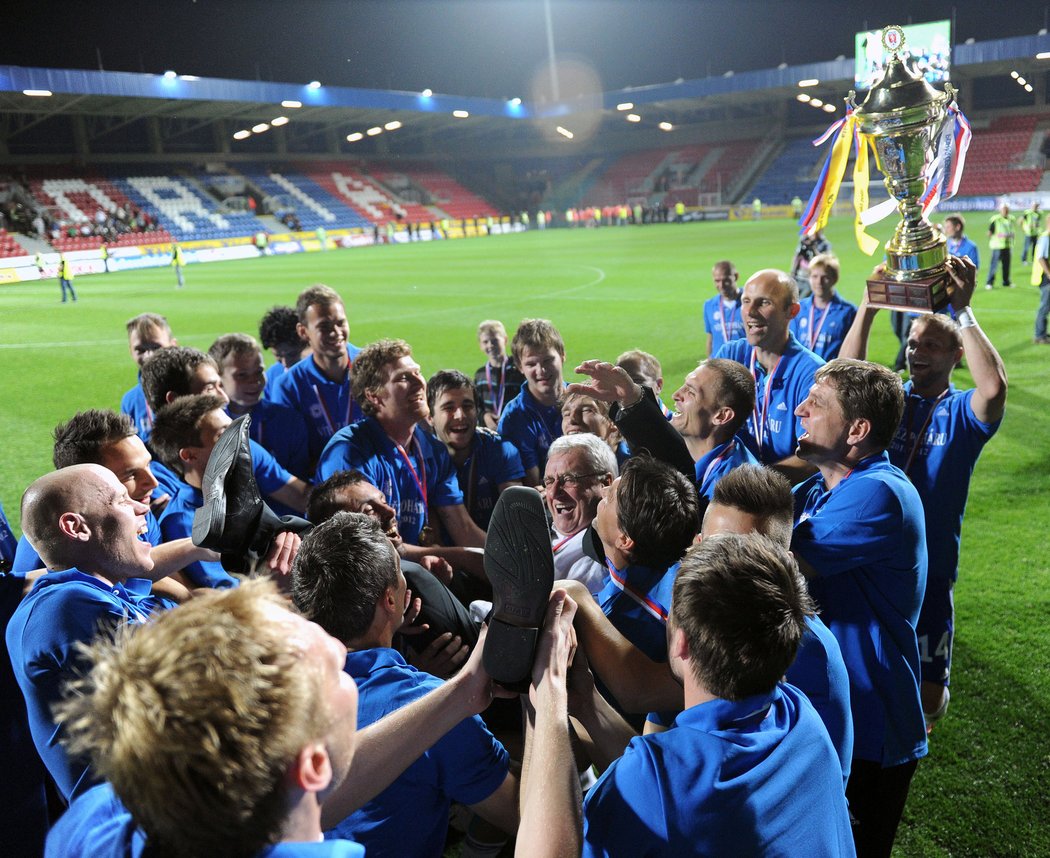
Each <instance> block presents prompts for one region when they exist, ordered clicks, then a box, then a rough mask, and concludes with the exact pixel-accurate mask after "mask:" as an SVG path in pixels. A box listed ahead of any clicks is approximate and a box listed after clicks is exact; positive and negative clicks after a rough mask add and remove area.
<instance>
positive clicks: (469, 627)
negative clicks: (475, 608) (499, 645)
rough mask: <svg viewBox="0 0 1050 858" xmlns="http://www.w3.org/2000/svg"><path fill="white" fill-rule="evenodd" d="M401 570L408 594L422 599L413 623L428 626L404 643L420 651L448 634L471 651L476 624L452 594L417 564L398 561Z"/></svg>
mask: <svg viewBox="0 0 1050 858" xmlns="http://www.w3.org/2000/svg"><path fill="white" fill-rule="evenodd" d="M401 571H402V572H404V573H405V580H406V581H407V582H408V589H409V590H411V591H412V595H413V596H419V598H420V599H422V600H423V610H422V612H421V613H420V615H419V619H418V620H417V621H416V622H417V623H426V624H427V625H429V626H430V628H429V629H428V630H427V631H426V632H425V633H424V634H421V635H408V636H405V642H406V643H407V644H408V645H409V646H411V647H412V648H413V649H415V650H422V649H424V648H425V647H426V646H427V645H428V644H430V642H431V641H433V640H434V638H436V637H440V636H441V635H443V634H444V633H445V632H452V634H453V635H458V636H459V638H460V640H462V641H463V643H465V644H466V645H467V646H469V647H471V648H473V647H474V644H476V643H477V642H478V632H479V627H478V624H477V623H475V622H474V621H473V620H472V619H471V618H470V614H469V612H468V611H467V609H466V608H465V607H464V606H463V603H462V602H460V601H459V599H457V598H456V597H455V596H454V595H452V591H451V590H449V589H448V587H446V586H445V585H444V584H442V583H441V582H440V581H439V580H438V579H437V578H435V577H434V576H433V575H431V574H430V573H429V572H428V571H427V570H426V569H424V568H423V567H422V566H420V565H419V564H418V563H413V562H412V561H410V560H402V561H401Z"/></svg>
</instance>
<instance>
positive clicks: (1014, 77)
mask: <svg viewBox="0 0 1050 858" xmlns="http://www.w3.org/2000/svg"><path fill="white" fill-rule="evenodd" d="M1010 77H1012V78H1013V79H1014V80H1017V78H1019V77H1020V75H1019V74H1018V73H1017V72H1015V71H1012V72H1010Z"/></svg>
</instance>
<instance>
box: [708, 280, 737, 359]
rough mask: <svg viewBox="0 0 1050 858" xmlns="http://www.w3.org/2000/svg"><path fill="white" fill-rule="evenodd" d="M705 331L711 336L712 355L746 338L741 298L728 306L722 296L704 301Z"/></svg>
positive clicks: (715, 296)
mask: <svg viewBox="0 0 1050 858" xmlns="http://www.w3.org/2000/svg"><path fill="white" fill-rule="evenodd" d="M704 331H705V332H706V333H708V334H710V335H711V354H714V353H715V352H717V351H718V350H719V349H720V348H722V346H724V345H725V344H726V343H730V342H732V341H733V340H738V339H740V338H741V337H742V336H744V316H743V313H741V312H740V297H739V296H737V299H736V301H733V302H731V303H730V306H726V303H725V301H724V299H723V298H722V296H721V295H714V296H713V297H711V298H708V299H707V300H706V301H704Z"/></svg>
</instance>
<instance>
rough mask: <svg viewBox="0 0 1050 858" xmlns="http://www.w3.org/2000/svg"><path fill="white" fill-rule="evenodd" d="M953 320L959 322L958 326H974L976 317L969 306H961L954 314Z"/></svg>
mask: <svg viewBox="0 0 1050 858" xmlns="http://www.w3.org/2000/svg"><path fill="white" fill-rule="evenodd" d="M955 320H956V321H957V322H958V323H959V327H960V328H976V327H977V319H975V318H974V316H973V310H971V309H970V308H969V307H963V308H962V309H961V310H959V311H958V312H957V313H956V314H955Z"/></svg>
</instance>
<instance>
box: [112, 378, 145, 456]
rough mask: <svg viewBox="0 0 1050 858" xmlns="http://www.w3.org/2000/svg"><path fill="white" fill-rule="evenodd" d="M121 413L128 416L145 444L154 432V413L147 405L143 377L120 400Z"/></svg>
mask: <svg viewBox="0 0 1050 858" xmlns="http://www.w3.org/2000/svg"><path fill="white" fill-rule="evenodd" d="M120 413H121V414H127V415H128V417H130V418H131V422H132V424H133V425H134V427H135V431H136V432H138V433H139V438H141V439H142V443H143V444H145V443H146V442H148V441H149V436H150V433H151V432H152V431H153V411H152V410H151V409H150V407H149V405H147V404H146V394H145V393H143V391H142V375H141V374H140V375H139V382H138V384H136V385H135V386H134V387H133V388H131V390H129V391H128V392H127V393H125V394H124V396H123V397H122V398H121V400H120Z"/></svg>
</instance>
